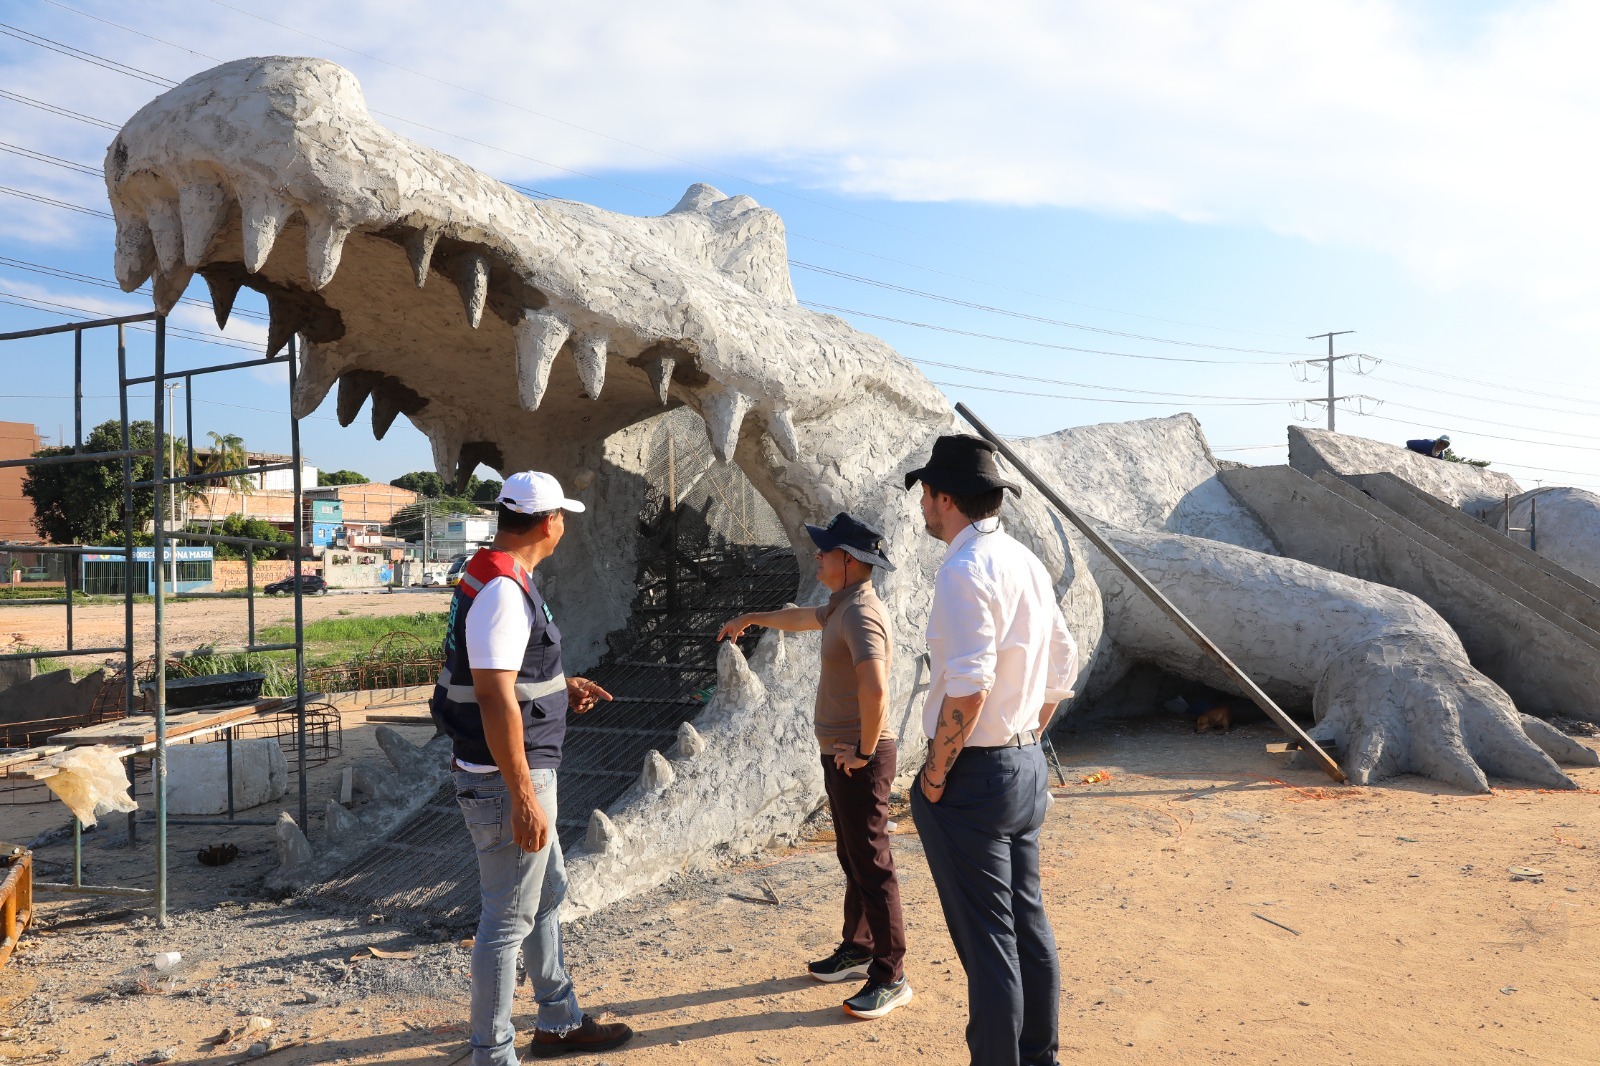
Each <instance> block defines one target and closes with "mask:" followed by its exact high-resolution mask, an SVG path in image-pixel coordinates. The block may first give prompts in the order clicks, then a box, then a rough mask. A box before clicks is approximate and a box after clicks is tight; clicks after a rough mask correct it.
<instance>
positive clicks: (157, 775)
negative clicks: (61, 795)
mask: <svg viewBox="0 0 1600 1066" xmlns="http://www.w3.org/2000/svg"><path fill="white" fill-rule="evenodd" d="M166 375H167V319H166V316H165V315H163V316H161V317H160V318H157V319H156V368H155V389H154V390H153V391H154V394H155V423H156V425H155V441H154V445H155V446H154V447H153V448H151V449H150V450H151V451H152V452H154V453H155V474H154V476H153V477H152V478H151V479H150V480H151V481H152V482H154V484H155V490H154V491H155V500H154V503H155V507H154V508H153V514H154V518H155V521H154V522H153V523H152V524H151V528H152V529H153V530H154V535H153V537H152V538H151V544H152V547H153V548H154V550H153V551H152V552H151V555H152V560H151V561H152V564H153V565H154V566H156V567H157V570H156V574H155V578H156V580H155V591H156V611H155V615H156V617H155V659H156V750H155V758H154V760H153V761H152V763H151V766H150V775H151V781H150V784H151V791H153V792H154V793H155V800H156V925H158V926H160V927H162V928H165V927H166V924H167V634H166V594H165V588H164V584H163V582H162V580H161V570H160V569H159V568H160V567H161V566H163V565H164V564H165V563H166V553H167V536H166V520H165V518H164V517H163V514H164V512H165V510H166V507H165V504H166V495H167V485H166V482H167V479H168V478H169V477H171V472H170V471H168V470H167V469H165V466H166V463H165V451H164V449H163V448H162V447H161V438H162V437H163V436H164V435H165V434H166V432H167V408H166V403H165V401H166V396H167V390H166V384H167V383H166ZM173 580H174V583H176V580H177V572H176V571H174V572H173Z"/></svg>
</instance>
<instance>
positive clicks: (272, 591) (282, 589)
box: [262, 574, 328, 596]
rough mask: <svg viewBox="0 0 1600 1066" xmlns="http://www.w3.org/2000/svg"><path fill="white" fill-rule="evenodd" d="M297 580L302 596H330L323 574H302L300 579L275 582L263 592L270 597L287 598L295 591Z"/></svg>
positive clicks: (289, 578) (287, 578)
mask: <svg viewBox="0 0 1600 1066" xmlns="http://www.w3.org/2000/svg"><path fill="white" fill-rule="evenodd" d="M296 580H298V581H299V582H300V594H301V595H302V596H326V595H327V594H328V583H327V581H325V580H323V577H322V575H321V574H301V575H299V577H298V578H294V577H286V578H284V579H283V580H282V581H274V582H273V583H272V584H270V585H268V586H267V587H266V588H265V589H263V590H262V591H263V592H265V593H266V594H267V595H268V596H286V595H288V594H289V593H291V592H293V591H294V583H295V581H296Z"/></svg>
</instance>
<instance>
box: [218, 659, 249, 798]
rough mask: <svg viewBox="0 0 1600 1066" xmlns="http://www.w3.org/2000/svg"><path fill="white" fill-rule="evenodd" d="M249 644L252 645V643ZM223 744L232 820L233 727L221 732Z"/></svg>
mask: <svg viewBox="0 0 1600 1066" xmlns="http://www.w3.org/2000/svg"><path fill="white" fill-rule="evenodd" d="M251 643H254V641H252V642H251ZM222 738H223V742H224V743H226V744H227V746H228V820H229V821H230V822H231V821H232V820H233V727H232V726H229V727H228V728H227V729H224V730H223V731H222Z"/></svg>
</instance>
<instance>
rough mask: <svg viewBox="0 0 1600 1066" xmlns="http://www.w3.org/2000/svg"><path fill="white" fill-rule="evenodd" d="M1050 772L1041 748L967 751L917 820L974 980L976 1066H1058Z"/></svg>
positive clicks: (970, 983)
mask: <svg viewBox="0 0 1600 1066" xmlns="http://www.w3.org/2000/svg"><path fill="white" fill-rule="evenodd" d="M1049 788H1050V778H1049V771H1048V770H1046V768H1045V761H1044V753H1043V752H1042V751H1041V750H1040V748H1039V745H1038V744H1029V745H1028V746H1026V747H1022V748H968V749H967V750H966V751H963V752H962V753H961V754H960V755H959V756H958V757H957V758H956V762H955V765H954V766H952V767H951V768H950V775H949V777H947V778H946V784H945V789H944V795H943V796H941V797H940V799H939V802H938V803H929V802H928V800H927V797H925V796H923V794H922V786H921V783H920V782H919V783H917V784H916V785H914V786H913V787H912V789H911V813H912V817H914V818H915V819H916V822H917V833H918V835H919V836H921V837H922V847H923V851H924V853H925V854H926V855H927V858H928V872H929V873H930V874H932V875H933V884H934V887H935V888H937V889H938V890H939V904H940V906H941V907H942V908H943V910H944V920H945V924H946V925H947V926H949V929H950V939H951V940H953V941H954V942H955V946H956V955H957V956H958V957H959V958H960V959H961V965H962V967H963V968H964V969H965V970H966V971H967V1009H968V1019H967V1049H968V1050H969V1051H970V1052H971V1054H972V1062H973V1066H1018V1064H1019V1063H1020V1064H1021V1066H1055V1064H1056V1061H1057V1060H1056V1049H1057V1031H1056V1025H1057V1019H1056V1012H1057V1010H1058V1009H1059V1004H1060V1000H1061V971H1060V964H1059V961H1058V960H1057V956H1056V938H1055V933H1054V932H1053V931H1051V929H1050V920H1049V919H1048V918H1047V917H1045V913H1044V894H1043V892H1042V890H1041V886H1040V883H1039V827H1040V826H1042V825H1043V824H1044V812H1045V808H1046V797H1047V796H1048V795H1049Z"/></svg>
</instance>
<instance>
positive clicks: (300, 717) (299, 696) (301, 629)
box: [289, 337, 310, 831]
mask: <svg viewBox="0 0 1600 1066" xmlns="http://www.w3.org/2000/svg"><path fill="white" fill-rule="evenodd" d="M298 348H299V338H298V337H290V338H289V454H290V457H291V461H292V462H293V463H294V511H293V515H292V517H293V522H294V701H295V724H294V729H295V757H296V760H297V762H298V764H299V767H300V829H301V830H302V831H304V830H305V828H306V815H307V812H308V810H309V808H310V798H309V794H308V792H307V785H306V614H305V580H304V578H303V576H302V574H301V562H300V546H301V538H300V507H301V500H302V497H301V492H302V490H303V488H304V486H302V485H301V483H300V419H299V417H297V416H296V415H295V413H294V393H295V385H296V384H297V383H298V382H299V380H300V360H299V358H298Z"/></svg>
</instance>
